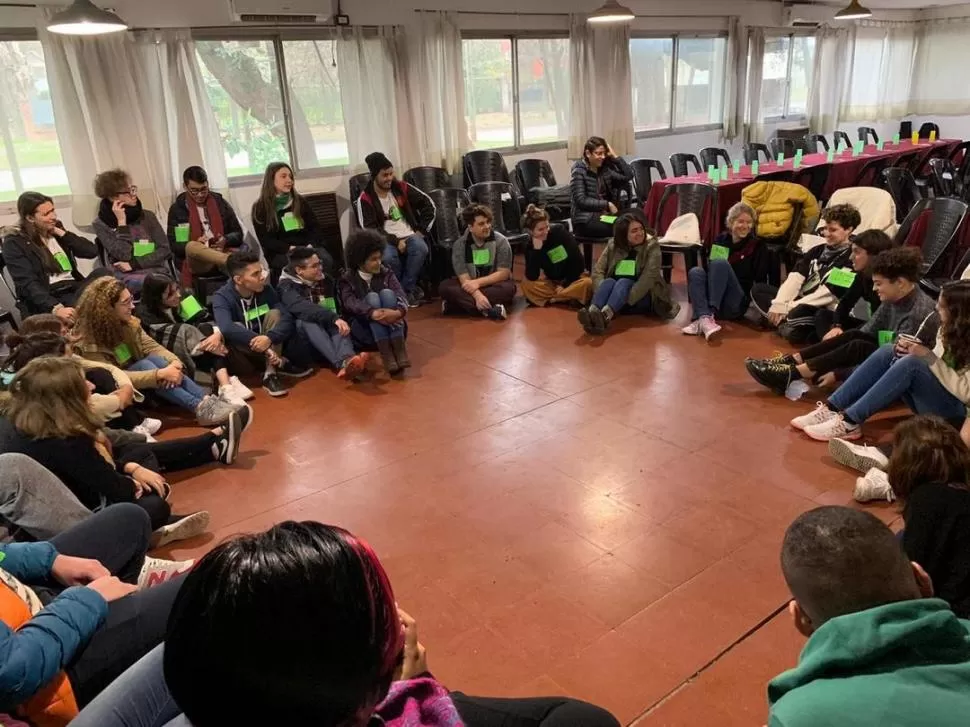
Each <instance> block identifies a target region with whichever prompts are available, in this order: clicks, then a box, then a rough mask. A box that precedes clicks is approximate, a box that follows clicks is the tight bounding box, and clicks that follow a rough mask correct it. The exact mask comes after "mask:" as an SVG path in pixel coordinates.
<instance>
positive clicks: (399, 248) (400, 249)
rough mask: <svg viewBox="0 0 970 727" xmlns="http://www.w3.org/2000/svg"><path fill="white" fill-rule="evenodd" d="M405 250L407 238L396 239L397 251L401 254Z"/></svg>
mask: <svg viewBox="0 0 970 727" xmlns="http://www.w3.org/2000/svg"><path fill="white" fill-rule="evenodd" d="M407 250H408V242H407V240H398V241H397V251H398V252H399V253H401V254H402V255H403V254H404V253H406V252H407Z"/></svg>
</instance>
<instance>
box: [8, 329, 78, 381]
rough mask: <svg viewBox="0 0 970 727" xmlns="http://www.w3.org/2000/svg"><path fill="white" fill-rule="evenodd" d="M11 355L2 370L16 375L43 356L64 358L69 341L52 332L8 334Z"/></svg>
mask: <svg viewBox="0 0 970 727" xmlns="http://www.w3.org/2000/svg"><path fill="white" fill-rule="evenodd" d="M5 343H6V344H7V348H8V349H9V351H10V353H9V354H7V357H6V358H5V359H4V361H3V363H2V364H0V370H2V371H4V372H6V373H8V374H15V373H17V372H18V371H20V369H22V368H23V367H24V366H26V365H27V364H28V363H30V362H31V361H33V360H34V359H35V358H40V357H41V356H63V355H64V354H65V352H66V351H67V340H66V339H64V338H62V337H61V336H60V335H58V334H56V333H53V332H51V331H37V332H36V333H18V332H16V331H14V332H12V333H8V334H7V337H6V339H5Z"/></svg>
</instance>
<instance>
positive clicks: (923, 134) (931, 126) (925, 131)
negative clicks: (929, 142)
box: [919, 121, 940, 139]
mask: <svg viewBox="0 0 970 727" xmlns="http://www.w3.org/2000/svg"><path fill="white" fill-rule="evenodd" d="M931 131H935V132H936V138H937V139H939V138H940V127H939V125H938V124H935V123H933V122H932V121H927V122H925V123H924V124H923V125H922V126H920V127H919V138H920V139H929V138H930V132H931Z"/></svg>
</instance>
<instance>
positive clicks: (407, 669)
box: [392, 608, 428, 681]
mask: <svg viewBox="0 0 970 727" xmlns="http://www.w3.org/2000/svg"><path fill="white" fill-rule="evenodd" d="M397 615H398V617H399V618H400V619H401V629H402V630H403V631H404V648H403V649H402V650H401V664H400V666H399V667H398V668H397V670H396V671H395V672H394V675H393V677H392V678H393V679H394V681H404V680H405V679H414V678H415V677H419V676H421V675H422V674H424V673H425V672H427V671H428V652H427V650H426V649H425V648H424V645H423V644H422V643H421V642H420V641H418V626H417V624H416V623H415V621H414V619H413V618H411V616H410V615H409V614H408V613H406V612H405V611H402V610H401V609H400V608H399V609H398V610H397Z"/></svg>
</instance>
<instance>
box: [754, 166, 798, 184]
mask: <svg viewBox="0 0 970 727" xmlns="http://www.w3.org/2000/svg"><path fill="white" fill-rule="evenodd" d="M794 178H795V171H794V170H792V169H778V170H777V171H774V172H761V173H759V174H758V181H759V182H791V181H793V180H794Z"/></svg>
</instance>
